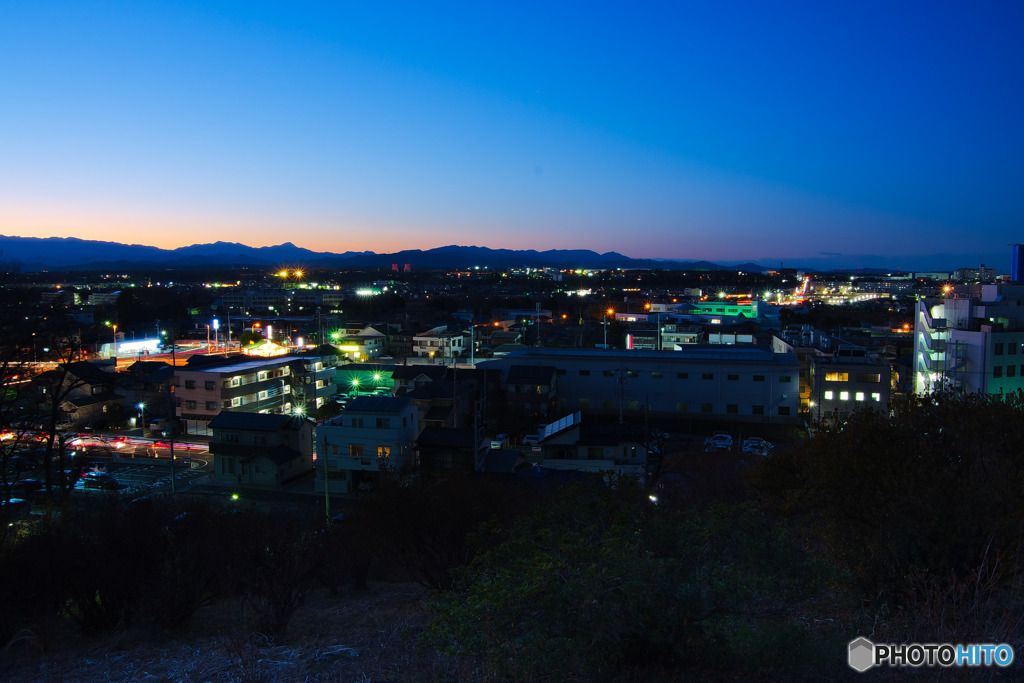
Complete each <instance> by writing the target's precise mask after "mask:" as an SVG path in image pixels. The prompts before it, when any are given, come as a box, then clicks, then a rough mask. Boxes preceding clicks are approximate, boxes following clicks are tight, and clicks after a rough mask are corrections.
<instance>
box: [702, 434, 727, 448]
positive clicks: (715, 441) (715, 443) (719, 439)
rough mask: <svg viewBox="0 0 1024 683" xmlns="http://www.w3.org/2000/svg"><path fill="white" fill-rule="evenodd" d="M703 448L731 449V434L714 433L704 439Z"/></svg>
mask: <svg viewBox="0 0 1024 683" xmlns="http://www.w3.org/2000/svg"><path fill="white" fill-rule="evenodd" d="M704 449H705V450H708V451H731V450H732V435H731V434H715V435H714V436H709V437H708V438H707V439H705V440H704Z"/></svg>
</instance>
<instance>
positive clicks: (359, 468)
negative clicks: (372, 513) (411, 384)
mask: <svg viewBox="0 0 1024 683" xmlns="http://www.w3.org/2000/svg"><path fill="white" fill-rule="evenodd" d="M418 423H419V420H418V416H417V409H416V404H415V403H414V402H413V400H412V399H411V398H405V397H394V396H360V397H358V398H356V399H355V400H353V401H352V402H351V403H349V404H348V406H346V408H345V409H344V410H343V411H342V412H341V414H340V415H338V416H337V417H335V418H333V419H331V420H327V421H325V422H323V423H321V424H319V425H317V428H316V444H317V448H316V452H317V471H316V491H317V492H319V493H323V492H324V490H325V489H326V491H327V492H328V495H333V494H339V495H344V494H350V493H355V492H357V491H360V490H372V489H373V488H375V487H376V485H377V483H378V482H379V481H380V479H381V477H387V476H401V475H403V474H407V473H408V472H409V471H410V470H411V469H412V468H413V467H415V465H416V437H417V435H418V432H419V427H418ZM325 473H326V477H325Z"/></svg>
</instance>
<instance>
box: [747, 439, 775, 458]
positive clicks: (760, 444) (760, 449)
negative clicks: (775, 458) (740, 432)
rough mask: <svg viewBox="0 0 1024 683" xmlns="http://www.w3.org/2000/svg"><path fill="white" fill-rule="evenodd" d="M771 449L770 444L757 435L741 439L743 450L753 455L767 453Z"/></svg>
mask: <svg viewBox="0 0 1024 683" xmlns="http://www.w3.org/2000/svg"><path fill="white" fill-rule="evenodd" d="M771 450H772V444H771V443H770V442H768V441H765V440H764V439H762V438H761V437H759V436H752V437H750V438H749V439H746V440H744V441H743V452H744V453H751V454H754V455H768V454H769V453H770V452H771Z"/></svg>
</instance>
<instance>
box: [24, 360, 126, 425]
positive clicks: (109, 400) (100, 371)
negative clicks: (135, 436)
mask: <svg viewBox="0 0 1024 683" xmlns="http://www.w3.org/2000/svg"><path fill="white" fill-rule="evenodd" d="M107 368H109V370H108V369H107ZM113 369H114V366H113V365H112V364H109V363H104V364H100V363H90V362H87V361H78V362H74V363H67V364H64V365H61V366H58V367H57V368H55V369H53V370H48V371H46V372H43V373H40V374H39V375H37V376H36V377H35V378H33V380H32V384H33V388H34V390H35V392H36V398H37V400H38V403H39V412H40V414H42V415H47V414H49V412H50V409H51V406H52V402H53V401H54V396H56V400H57V402H58V405H59V408H60V412H61V416H60V422H61V423H62V425H63V426H64V427H67V428H70V429H77V428H80V427H83V426H85V425H86V424H89V423H90V422H92V423H96V422H100V421H104V420H106V419H107V417H108V416H114V415H123V411H122V408H123V403H124V400H125V397H124V396H123V395H122V394H120V393H117V392H116V391H115V389H117V388H118V386H117V385H118V377H117V375H115V374H114V372H113Z"/></svg>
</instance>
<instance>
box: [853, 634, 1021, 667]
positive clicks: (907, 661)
mask: <svg viewBox="0 0 1024 683" xmlns="http://www.w3.org/2000/svg"><path fill="white" fill-rule="evenodd" d="M846 656H847V659H846V661H847V663H848V664H849V665H850V668H851V669H853V670H854V671H859V672H860V673H864V672H865V671H867V670H868V669H870V668H871V667H873V666H882V665H883V664H886V665H888V666H999V667H1006V666H1010V664H1012V663H1013V648H1012V647H1010V646H1009V645H1007V644H1006V643H1000V644H999V645H992V644H972V645H950V644H949V643H941V644H937V643H905V644H902V645H893V644H884V645H883V644H881V643H872V642H871V641H870V640H868V639H867V638H864V637H863V636H862V637H860V638H857V639H856V640H851V641H850V644H849V645H848V646H847V652H846Z"/></svg>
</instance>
